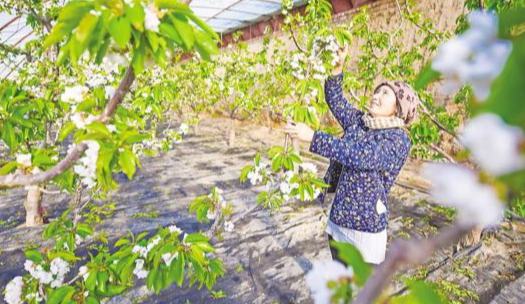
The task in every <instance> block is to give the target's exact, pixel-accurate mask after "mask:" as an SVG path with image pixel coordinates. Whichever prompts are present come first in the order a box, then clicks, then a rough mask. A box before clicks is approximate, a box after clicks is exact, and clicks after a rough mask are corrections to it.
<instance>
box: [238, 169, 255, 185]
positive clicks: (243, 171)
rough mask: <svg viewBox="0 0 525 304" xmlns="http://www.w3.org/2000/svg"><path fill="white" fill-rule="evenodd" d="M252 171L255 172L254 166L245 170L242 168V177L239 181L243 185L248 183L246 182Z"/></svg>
mask: <svg viewBox="0 0 525 304" xmlns="http://www.w3.org/2000/svg"><path fill="white" fill-rule="evenodd" d="M252 170H253V166H252V165H247V166H245V167H244V168H242V170H241V176H240V177H239V180H240V181H241V183H244V182H246V180H248V173H250V171H252Z"/></svg>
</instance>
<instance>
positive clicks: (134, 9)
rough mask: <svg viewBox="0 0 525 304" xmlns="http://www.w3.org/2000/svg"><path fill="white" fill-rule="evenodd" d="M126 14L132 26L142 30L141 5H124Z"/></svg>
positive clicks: (142, 15) (142, 14) (142, 11)
mask: <svg viewBox="0 0 525 304" xmlns="http://www.w3.org/2000/svg"><path fill="white" fill-rule="evenodd" d="M126 16H127V18H128V19H129V21H130V22H131V24H132V25H133V27H134V28H136V29H137V30H138V31H141V32H142V31H144V17H145V14H144V9H143V8H142V5H140V4H139V5H133V6H128V5H126Z"/></svg>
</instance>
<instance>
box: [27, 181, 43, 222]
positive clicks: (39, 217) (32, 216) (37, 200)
mask: <svg viewBox="0 0 525 304" xmlns="http://www.w3.org/2000/svg"><path fill="white" fill-rule="evenodd" d="M27 188H28V191H27V198H26V201H25V202H24V207H25V208H26V226H27V227H35V226H40V225H42V224H44V212H43V209H42V191H40V188H39V187H38V185H36V186H35V185H33V186H29V187H27Z"/></svg>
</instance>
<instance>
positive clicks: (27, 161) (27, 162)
mask: <svg viewBox="0 0 525 304" xmlns="http://www.w3.org/2000/svg"><path fill="white" fill-rule="evenodd" d="M16 162H17V163H19V164H21V165H22V166H24V167H31V154H29V153H28V154H22V153H18V154H17V155H16Z"/></svg>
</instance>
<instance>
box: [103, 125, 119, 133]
mask: <svg viewBox="0 0 525 304" xmlns="http://www.w3.org/2000/svg"><path fill="white" fill-rule="evenodd" d="M106 127H107V128H108V130H109V132H111V133H115V132H117V127H115V125H107V126H106Z"/></svg>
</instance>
